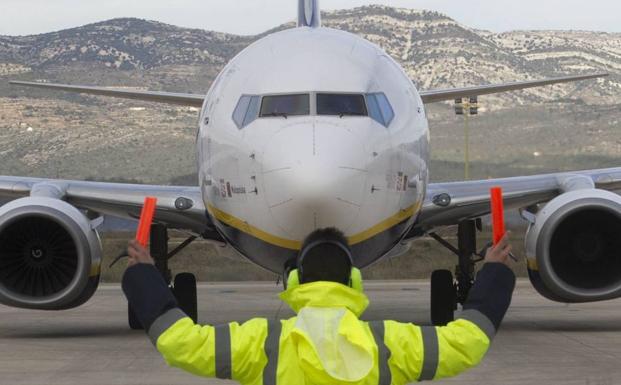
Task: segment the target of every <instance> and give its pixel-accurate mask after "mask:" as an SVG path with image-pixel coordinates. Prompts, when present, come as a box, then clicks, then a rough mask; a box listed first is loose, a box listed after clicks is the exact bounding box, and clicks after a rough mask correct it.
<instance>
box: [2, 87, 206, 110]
mask: <svg viewBox="0 0 621 385" xmlns="http://www.w3.org/2000/svg"><path fill="white" fill-rule="evenodd" d="M9 84H13V85H16V86H25V87H35V88H44V89H50V90H56V91H68V92H77V93H81V94H90V95H101V96H111V97H114V98H122V99H134V100H143V101H146V102H157V103H166V104H176V105H182V106H189V107H199V108H200V107H202V105H203V100H205V96H204V95H196V94H183V93H174V92H154V91H132V90H124V89H120V88H108V87H90V86H73V85H68V84H54V83H41V82H22V81H11V82H9Z"/></svg>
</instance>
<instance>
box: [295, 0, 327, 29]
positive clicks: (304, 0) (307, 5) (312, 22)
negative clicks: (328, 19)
mask: <svg viewBox="0 0 621 385" xmlns="http://www.w3.org/2000/svg"><path fill="white" fill-rule="evenodd" d="M298 27H311V28H318V27H321V10H320V9H319V0H298Z"/></svg>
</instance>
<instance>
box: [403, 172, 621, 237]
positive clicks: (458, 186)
mask: <svg viewBox="0 0 621 385" xmlns="http://www.w3.org/2000/svg"><path fill="white" fill-rule="evenodd" d="M575 176H583V177H588V178H590V179H591V180H592V181H593V184H594V185H595V188H598V189H603V190H608V191H612V192H616V193H621V167H618V168H608V169H600V170H587V171H576V172H569V173H558V174H545V175H534V176H524V177H513V178H501V179H486V180H475V181H465V182H450V183H431V184H429V186H428V189H427V198H426V200H425V202H424V204H423V208H422V210H421V213H420V217H419V220H418V223H417V224H416V225H415V228H414V229H413V231H414V233H419V234H420V233H424V232H427V231H429V230H431V229H433V228H435V227H441V226H448V225H455V224H457V223H459V222H460V221H462V220H466V219H474V218H479V217H481V216H484V215H487V214H489V213H490V196H489V195H490V194H489V190H490V188H491V187H494V186H500V187H502V188H503V193H504V201H505V206H506V208H507V209H519V208H527V207H528V206H532V205H535V204H538V203H543V202H547V201H549V200H551V199H553V198H554V197H556V196H558V195H560V194H562V193H563V192H564V191H565V189H566V188H567V187H568V184H570V183H572V177H575ZM573 180H575V178H574V179H573Z"/></svg>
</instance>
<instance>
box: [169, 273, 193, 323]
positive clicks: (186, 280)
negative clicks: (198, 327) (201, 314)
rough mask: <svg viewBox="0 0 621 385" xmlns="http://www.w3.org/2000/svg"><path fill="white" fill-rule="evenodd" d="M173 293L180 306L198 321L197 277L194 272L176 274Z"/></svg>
mask: <svg viewBox="0 0 621 385" xmlns="http://www.w3.org/2000/svg"><path fill="white" fill-rule="evenodd" d="M173 293H174V294H175V297H176V298H177V302H178V303H179V307H180V308H181V310H183V312H184V313H185V314H187V316H188V317H190V318H192V320H193V321H194V322H195V323H196V322H197V321H198V308H197V298H196V297H197V296H196V277H195V276H194V274H192V273H180V274H177V275H176V276H175V284H174V289H173Z"/></svg>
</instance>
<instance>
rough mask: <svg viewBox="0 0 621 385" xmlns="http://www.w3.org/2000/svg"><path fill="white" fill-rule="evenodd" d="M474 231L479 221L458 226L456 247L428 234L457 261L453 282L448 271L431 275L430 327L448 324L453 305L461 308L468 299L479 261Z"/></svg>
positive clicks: (436, 235)
mask: <svg viewBox="0 0 621 385" xmlns="http://www.w3.org/2000/svg"><path fill="white" fill-rule="evenodd" d="M477 229H478V230H480V229H481V221H480V219H476V220H466V221H462V222H460V223H459V225H458V228H457V247H455V246H453V245H452V244H450V243H449V242H447V241H446V240H444V239H443V238H442V237H440V236H439V235H438V234H436V233H430V234H429V235H430V236H431V237H432V238H434V239H435V240H436V241H438V242H439V243H440V244H441V245H442V246H444V247H446V248H447V249H449V250H450V251H451V252H453V253H454V254H455V255H456V256H457V258H458V264H457V266H455V280H453V275H452V274H451V272H450V271H449V270H436V271H434V272H433V273H432V274H431V323H432V324H434V325H446V324H447V323H449V322H451V321H452V320H453V319H454V315H453V312H454V311H455V310H456V309H457V304H461V305H463V304H464V303H465V302H466V300H467V299H468V294H469V293H470V289H471V288H472V285H473V284H474V275H475V274H474V267H475V264H476V263H477V262H479V261H480V260H481V258H479V257H478V255H477V252H476V250H477V239H476V233H477Z"/></svg>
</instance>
